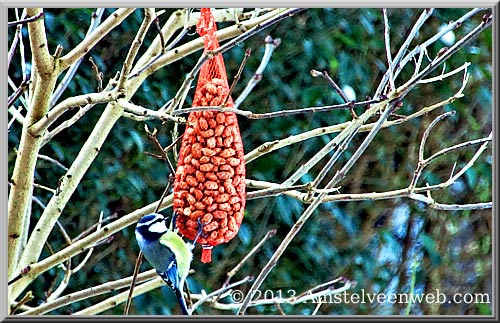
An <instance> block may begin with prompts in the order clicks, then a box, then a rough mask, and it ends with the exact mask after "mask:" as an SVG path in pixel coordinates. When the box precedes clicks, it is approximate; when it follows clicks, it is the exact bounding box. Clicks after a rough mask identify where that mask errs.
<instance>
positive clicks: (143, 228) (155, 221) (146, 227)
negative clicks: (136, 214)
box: [135, 213, 168, 241]
mask: <svg viewBox="0 0 500 323" xmlns="http://www.w3.org/2000/svg"><path fill="white" fill-rule="evenodd" d="M167 231H168V227H167V223H166V219H165V217H164V216H163V215H161V214H158V213H151V214H148V215H145V216H143V217H142V218H141V219H140V220H139V222H137V226H136V227H135V234H136V236H137V235H140V236H141V238H142V239H144V240H146V241H158V239H160V237H161V236H162V235H163V234H164V233H165V232H167Z"/></svg>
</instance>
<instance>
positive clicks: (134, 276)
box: [123, 251, 142, 315]
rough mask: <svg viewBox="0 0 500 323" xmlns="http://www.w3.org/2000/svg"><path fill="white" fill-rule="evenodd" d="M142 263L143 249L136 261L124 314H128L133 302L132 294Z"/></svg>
mask: <svg viewBox="0 0 500 323" xmlns="http://www.w3.org/2000/svg"><path fill="white" fill-rule="evenodd" d="M141 263H142V251H139V254H138V255H137V260H136V261H135V267H134V274H133V275H132V282H131V283H130V289H129V293H128V297H127V303H126V304H125V309H124V310H123V315H128V311H129V309H130V304H131V303H132V295H133V293H134V287H135V282H136V280H137V275H138V274H139V270H140V268H141Z"/></svg>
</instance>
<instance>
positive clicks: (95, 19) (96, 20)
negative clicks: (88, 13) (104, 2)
mask: <svg viewBox="0 0 500 323" xmlns="http://www.w3.org/2000/svg"><path fill="white" fill-rule="evenodd" d="M104 10H105V8H97V9H96V11H95V12H94V13H92V20H91V23H90V26H89V29H88V30H87V34H86V35H85V37H88V36H89V35H90V34H91V33H92V32H93V31H94V30H95V29H96V28H97V26H99V24H100V23H101V18H102V14H103V13H104ZM57 57H59V56H57ZM82 60H83V56H82V57H80V58H79V59H78V60H77V61H76V62H75V63H74V64H72V65H71V66H70V68H69V69H68V71H67V72H66V74H65V75H64V78H63V79H62V80H61V83H59V85H58V86H57V88H56V89H55V91H54V94H52V98H51V99H50V108H52V107H53V106H55V105H56V102H57V100H59V98H60V97H61V95H62V94H63V92H64V90H65V89H66V88H67V87H68V85H69V83H70V82H71V80H72V79H73V77H74V76H75V74H76V71H77V70H78V67H80V63H81V62H82Z"/></svg>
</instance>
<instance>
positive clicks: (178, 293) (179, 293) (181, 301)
mask: <svg viewBox="0 0 500 323" xmlns="http://www.w3.org/2000/svg"><path fill="white" fill-rule="evenodd" d="M175 296H177V300H178V301H179V305H180V307H181V311H182V314H184V315H191V313H189V310H188V308H187V304H186V300H185V299H184V296H183V295H182V291H181V290H179V289H175Z"/></svg>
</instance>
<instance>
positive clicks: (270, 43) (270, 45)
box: [234, 35, 281, 109]
mask: <svg viewBox="0 0 500 323" xmlns="http://www.w3.org/2000/svg"><path fill="white" fill-rule="evenodd" d="M264 42H265V43H266V46H265V49H264V55H263V56H262V59H261V61H260V64H259V67H257V70H256V71H255V73H254V75H253V77H252V78H251V79H250V81H248V83H247V85H246V86H245V88H244V89H243V91H242V92H241V94H240V95H239V96H238V98H237V99H236V101H234V108H235V109H238V107H239V106H240V104H241V103H242V102H243V101H244V100H245V99H246V98H247V96H248V95H249V94H250V92H252V90H253V88H254V87H255V86H256V85H257V83H259V82H260V80H261V79H262V73H264V70H265V69H266V67H267V65H268V64H269V61H270V60H271V56H272V55H273V52H274V50H275V49H276V48H277V47H278V46H279V45H280V44H281V39H279V38H277V39H273V38H272V37H271V36H269V35H268V36H266V38H265V40H264Z"/></svg>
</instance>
